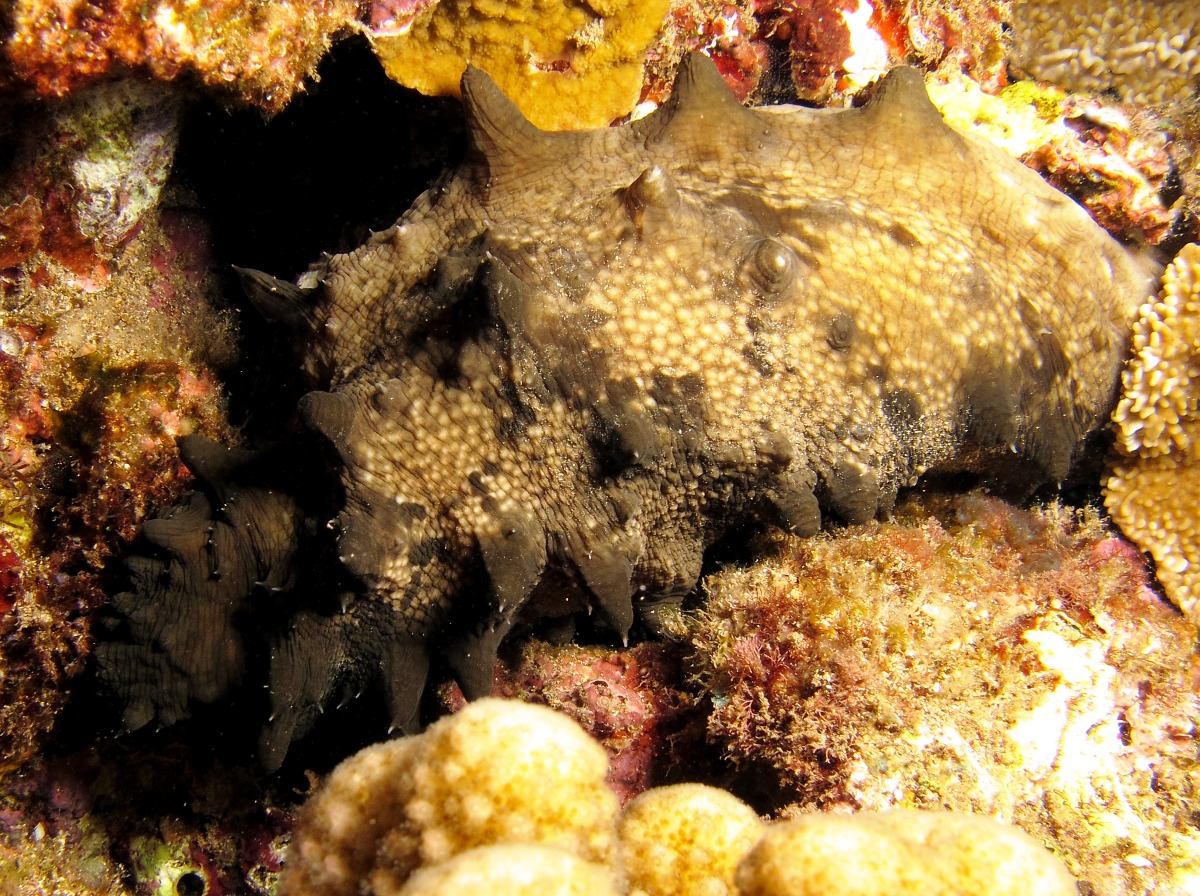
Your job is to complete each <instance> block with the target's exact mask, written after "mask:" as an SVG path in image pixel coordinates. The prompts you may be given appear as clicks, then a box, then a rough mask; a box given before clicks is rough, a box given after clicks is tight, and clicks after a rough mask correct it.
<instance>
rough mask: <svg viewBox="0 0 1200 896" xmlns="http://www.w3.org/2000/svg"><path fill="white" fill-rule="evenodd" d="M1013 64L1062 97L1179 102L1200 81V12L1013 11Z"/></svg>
mask: <svg viewBox="0 0 1200 896" xmlns="http://www.w3.org/2000/svg"><path fill="white" fill-rule="evenodd" d="M1013 29H1014V31H1015V33H1016V41H1017V47H1016V53H1015V59H1016V61H1017V63H1018V64H1019V65H1020V66H1021V67H1022V68H1024V69H1025V70H1026V71H1028V72H1029V73H1030V74H1032V75H1033V76H1034V77H1036V78H1040V79H1042V80H1044V81H1052V82H1054V83H1056V84H1061V85H1062V86H1063V87H1066V88H1067V89H1068V90H1090V91H1096V92H1099V91H1104V90H1115V91H1117V92H1118V93H1120V94H1121V95H1122V96H1123V97H1125V98H1126V99H1132V100H1136V101H1138V102H1150V103H1158V102H1163V101H1164V100H1171V99H1182V98H1184V97H1185V96H1186V95H1187V94H1188V93H1190V92H1191V91H1192V90H1193V89H1194V88H1195V87H1196V84H1197V79H1200V6H1197V5H1196V3H1194V2H1193V0H1127V2H1123V3H1109V2H1107V0H1056V2H1053V3H1032V2H1018V3H1015V4H1014V21H1013Z"/></svg>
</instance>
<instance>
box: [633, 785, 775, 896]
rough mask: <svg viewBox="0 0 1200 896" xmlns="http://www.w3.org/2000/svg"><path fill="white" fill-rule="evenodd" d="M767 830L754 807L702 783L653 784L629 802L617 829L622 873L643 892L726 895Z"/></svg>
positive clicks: (649, 894)
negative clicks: (738, 871)
mask: <svg viewBox="0 0 1200 896" xmlns="http://www.w3.org/2000/svg"><path fill="white" fill-rule="evenodd" d="M765 829H766V825H765V823H764V822H763V821H762V819H760V818H759V817H758V815H757V814H755V812H754V810H753V809H751V808H750V807H749V806H747V805H746V804H745V803H743V802H742V801H741V800H739V799H738V798H737V797H735V796H734V795H733V794H732V793H729V792H728V791H726V790H720V789H719V788H716V787H708V786H706V785H704V784H676V785H674V786H671V787H655V788H654V789H652V790H648V791H646V792H645V793H643V794H642V795H641V796H639V797H638V798H637V799H635V800H633V801H632V802H630V804H629V805H628V806H626V807H625V811H624V812H623V813H622V814H621V819H620V821H619V822H618V825H617V834H618V837H619V839H620V842H621V855H622V857H623V859H624V865H625V874H626V876H627V878H628V883H629V886H630V887H631V888H632V891H633V892H634V893H637V894H639V896H641V894H644V896H725V894H728V893H733V892H736V891H735V889H734V884H733V876H734V873H735V872H736V871H737V866H738V863H739V862H741V860H742V858H743V857H744V856H745V855H746V853H748V852H749V851H750V849H751V847H753V846H754V844H755V843H757V842H758V839H759V838H760V837H761V836H762V834H763V831H764V830H765Z"/></svg>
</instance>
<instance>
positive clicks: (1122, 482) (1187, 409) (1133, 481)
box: [1104, 243, 1200, 625]
mask: <svg viewBox="0 0 1200 896" xmlns="http://www.w3.org/2000/svg"><path fill="white" fill-rule="evenodd" d="M1123 383H1124V388H1123V392H1122V395H1121V401H1120V402H1119V403H1118V405H1117V409H1116V411H1114V412H1113V423H1114V424H1116V428H1117V448H1118V450H1119V451H1120V453H1121V455H1122V457H1121V458H1120V459H1119V460H1118V462H1117V463H1116V465H1115V467H1114V469H1113V471H1112V475H1111V476H1110V477H1109V479H1108V482H1107V483H1106V485H1105V495H1104V503H1105V506H1106V507H1107V508H1108V512H1109V513H1111V514H1112V518H1113V520H1114V521H1115V522H1116V524H1117V525H1118V526H1120V527H1121V530H1122V531H1123V532H1124V533H1125V534H1126V535H1128V536H1129V537H1130V538H1131V539H1132V540H1133V541H1134V542H1135V543H1136V544H1138V545H1139V546H1140V547H1141V548H1142V549H1143V550H1146V551H1148V552H1149V553H1150V555H1151V556H1152V557H1154V562H1155V564H1156V573H1157V575H1158V580H1159V582H1161V583H1162V586H1163V590H1164V591H1166V593H1167V597H1169V598H1170V599H1171V600H1172V601H1173V602H1174V603H1175V604H1176V606H1178V607H1179V608H1180V609H1182V610H1183V612H1184V613H1185V614H1186V615H1187V617H1188V618H1189V619H1190V620H1192V622H1193V623H1196V624H1197V625H1200V505H1198V503H1197V496H1200V245H1198V244H1196V243H1189V244H1188V245H1187V246H1184V248H1183V249H1182V251H1180V253H1179V255H1178V256H1177V257H1176V258H1175V260H1174V261H1173V262H1171V264H1170V265H1169V266H1168V267H1167V271H1166V273H1165V274H1164V275H1163V285H1162V292H1161V293H1160V294H1159V296H1158V298H1157V299H1156V300H1155V301H1152V302H1147V303H1146V304H1145V305H1144V306H1142V311H1141V317H1140V318H1139V319H1138V322H1137V324H1136V325H1135V327H1134V333H1133V359H1132V360H1131V361H1130V362H1129V366H1128V368H1127V369H1126V370H1125V373H1124V375H1123Z"/></svg>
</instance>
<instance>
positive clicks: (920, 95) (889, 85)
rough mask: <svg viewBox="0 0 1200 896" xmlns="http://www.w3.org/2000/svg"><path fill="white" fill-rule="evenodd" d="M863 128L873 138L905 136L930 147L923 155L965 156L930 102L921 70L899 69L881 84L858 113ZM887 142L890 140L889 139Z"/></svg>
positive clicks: (958, 140)
mask: <svg viewBox="0 0 1200 896" xmlns="http://www.w3.org/2000/svg"><path fill="white" fill-rule="evenodd" d="M857 114H858V115H859V116H861V121H862V123H863V126H864V128H866V129H867V130H868V131H869V132H872V133H876V134H886V135H891V134H905V135H908V136H909V137H911V138H912V139H916V140H922V141H926V142H928V143H930V144H931V146H929V147H927V148H926V150H924V151H926V152H935V151H937V152H949V151H950V150H951V149H952V148H957V153H956V154H964V153H965V152H966V145H965V141H964V140H963V138H962V137H960V136H959V135H958V133H957V132H956V131H955V130H954V129H953V128H951V127H950V125H948V124H946V122H945V119H943V118H942V113H941V112H939V111H938V108H937V106H935V105H934V104H933V101H932V100H931V99H929V92H928V91H927V90H926V89H925V78H924V76H923V75H922V74H921V70H920V69H918V68H914V67H913V66H911V65H899V66H896V68H893V69H892V70H891V71H889V72H888V73H887V74H886V75H884V76H883V77H882V78H881V79H880V80H879V83H878V85H877V86H876V87H875V91H874V93H872V94H871V98H870V99H869V100H867V103H866V105H865V106H863V107H862V109H861V110H859V112H858V113H857ZM889 139H891V138H890V137H889Z"/></svg>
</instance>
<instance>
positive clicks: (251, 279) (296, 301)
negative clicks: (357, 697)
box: [233, 265, 315, 332]
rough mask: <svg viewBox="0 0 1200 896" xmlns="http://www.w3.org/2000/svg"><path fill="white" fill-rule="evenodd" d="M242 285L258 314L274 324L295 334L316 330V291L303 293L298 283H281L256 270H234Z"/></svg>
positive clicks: (306, 290)
mask: <svg viewBox="0 0 1200 896" xmlns="http://www.w3.org/2000/svg"><path fill="white" fill-rule="evenodd" d="M233 270H234V272H235V273H236V274H237V275H238V278H239V279H240V280H241V281H242V289H243V290H244V291H245V293H246V296H247V298H249V299H250V301H251V303H252V304H253V305H254V307H255V308H256V309H258V313H259V314H261V315H262V316H263V317H265V318H266V319H267V320H268V321H270V322H271V323H276V324H281V325H283V326H286V327H289V328H291V329H292V330H296V331H299V332H308V331H311V330H312V329H313V312H312V303H311V299H312V294H313V292H315V290H310V289H301V288H300V287H299V286H296V284H294V283H288V282H287V281H286V280H279V279H278V278H276V277H272V276H271V275H270V274H264V273H263V272H262V271H256V270H254V269H253V268H239V267H237V266H236V265H235V266H234V268H233Z"/></svg>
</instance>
